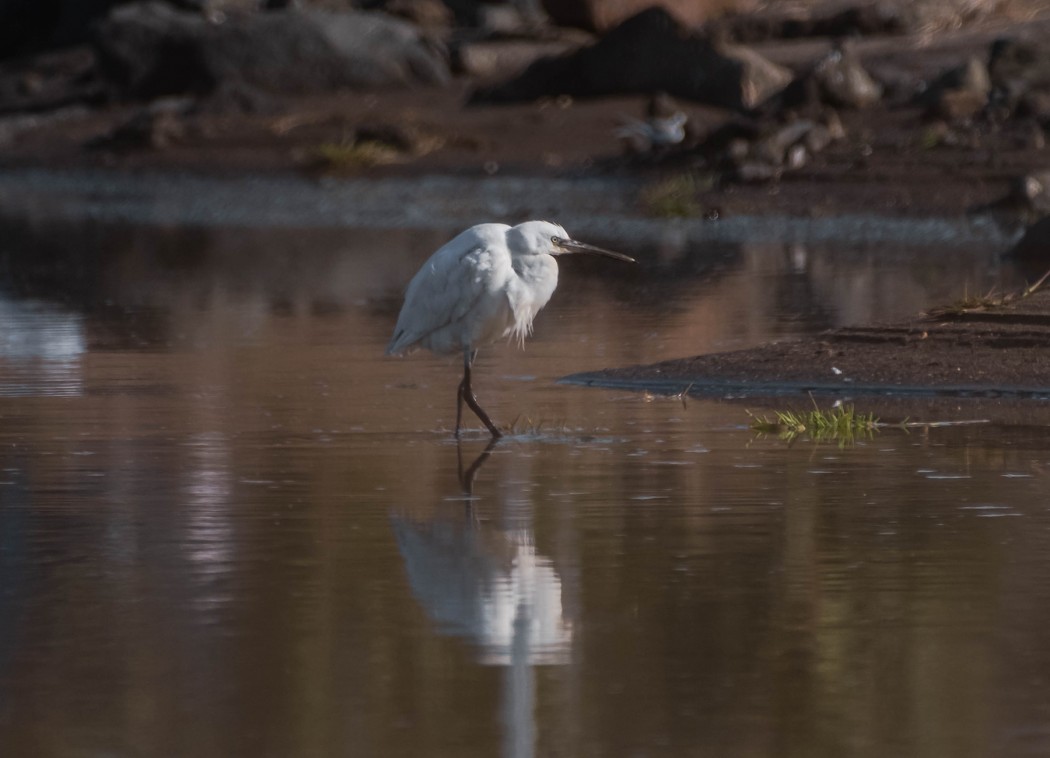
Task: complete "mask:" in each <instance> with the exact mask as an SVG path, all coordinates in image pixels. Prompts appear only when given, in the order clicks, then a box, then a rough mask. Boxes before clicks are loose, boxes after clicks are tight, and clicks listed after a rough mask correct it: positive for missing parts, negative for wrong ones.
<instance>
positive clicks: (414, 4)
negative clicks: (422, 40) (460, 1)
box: [383, 0, 454, 29]
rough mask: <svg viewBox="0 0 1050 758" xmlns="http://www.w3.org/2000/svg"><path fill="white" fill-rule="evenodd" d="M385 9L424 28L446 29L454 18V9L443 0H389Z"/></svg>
mask: <svg viewBox="0 0 1050 758" xmlns="http://www.w3.org/2000/svg"><path fill="white" fill-rule="evenodd" d="M383 10H385V11H386V12H387V13H391V14H393V15H395V16H400V17H401V18H404V19H406V20H408V21H411V22H412V23H413V24H416V25H417V26H421V27H423V28H424V29H444V28H447V27H449V26H451V25H452V22H453V20H454V17H453V15H452V11H451V10H450V9H449V7H448V6H447V5H445V4H444V3H443V2H441V0H389V2H387V3H386V5H384V6H383Z"/></svg>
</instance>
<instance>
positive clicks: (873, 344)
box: [567, 290, 1050, 399]
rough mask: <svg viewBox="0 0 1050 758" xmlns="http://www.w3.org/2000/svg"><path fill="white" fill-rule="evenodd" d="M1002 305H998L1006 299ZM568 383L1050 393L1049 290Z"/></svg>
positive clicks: (720, 390)
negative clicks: (901, 321)
mask: <svg viewBox="0 0 1050 758" xmlns="http://www.w3.org/2000/svg"><path fill="white" fill-rule="evenodd" d="M1000 300H1001V299H1000ZM567 380H568V381H570V382H572V383H578V384H589V385H597V386H610V387H632V388H648V389H652V390H654V391H659V392H665V393H678V392H682V391H683V390H687V391H688V392H689V393H690V394H714V395H719V396H723V395H732V394H738V395H739V394H743V395H770V394H773V395H783V394H796V393H805V392H818V393H828V394H843V393H845V394H850V395H855V394H873V393H874V394H891V395H900V396H909V395H925V396H930V395H940V396H949V395H950V396H957V397H967V396H968V397H1008V398H1013V399H1019V398H1039V399H1046V398H1047V397H1050V291H1044V290H1039V291H1037V292H1035V293H1033V294H1031V295H1028V296H1025V297H1017V298H1016V299H1014V300H1013V301H1012V302H1007V303H999V302H990V303H988V304H984V303H976V302H970V303H958V304H955V305H949V306H946V307H944V308H943V309H939V310H937V311H935V312H932V313H929V314H926V315H924V316H923V317H921V318H917V319H916V320H914V321H910V322H906V323H898V324H872V325H867V326H852V327H843V328H839V329H833V330H829V331H827V332H824V333H823V334H820V335H819V336H817V337H814V338H811V339H804V340H798V341H789V342H780V343H773V344H769V345H765V346H762V347H759V348H754V349H749V350H739V351H734V352H728V353H715V354H710V355H701V356H696V357H693V358H685V359H681V360H673V361H666V362H663V363H656V364H652V365H646V366H631V367H626V368H618V369H609V370H605V371H596V372H591V373H587V374H578V375H574V376H572V377H568V379H567Z"/></svg>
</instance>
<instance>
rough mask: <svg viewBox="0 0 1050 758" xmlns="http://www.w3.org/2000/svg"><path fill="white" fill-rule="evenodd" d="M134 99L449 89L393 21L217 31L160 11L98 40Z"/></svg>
mask: <svg viewBox="0 0 1050 758" xmlns="http://www.w3.org/2000/svg"><path fill="white" fill-rule="evenodd" d="M94 46H95V50H96V52H97V54H98V59H99V64H100V70H101V71H102V73H103V75H104V77H105V79H106V80H107V81H108V82H109V84H110V85H111V86H112V87H113V88H114V89H115V90H116V91H117V93H118V94H119V95H121V96H124V97H131V98H154V97H160V96H164V95H171V94H183V93H190V94H198V95H207V94H210V93H212V92H214V91H216V90H217V89H219V88H220V87H222V86H230V85H232V84H237V85H244V86H248V87H254V88H258V89H261V90H264V91H268V92H274V93H288V94H296V93H302V92H323V91H328V90H333V89H337V88H340V87H347V88H359V89H364V88H375V87H389V86H405V85H409V84H415V83H424V84H442V83H445V82H447V81H448V79H449V71H448V66H447V64H446V63H445V61H444V60H443V58H442V56H441V55H440V54H439V53H438V52H437V51H436V50H435V49H434V47H433V46H432V45H431V44H430V43H429V42H428V41H427V40H426V39H425V38H424V37H423V36H422V35H421V34H420V33H419V32H418V31H417V30H416V29H415V27H413V26H411V25H410V24H407V23H405V22H403V21H400V20H398V19H394V18H391V17H389V16H386V15H384V14H378V13H368V12H363V11H359V12H345V13H327V12H323V11H297V10H284V11H273V12H269V13H256V14H253V15H249V16H245V17H238V18H233V17H231V18H229V19H228V20H227V21H226V22H224V23H221V24H217V23H212V22H209V21H208V20H206V19H205V18H202V17H201V16H199V15H196V14H192V13H186V12H181V11H177V10H174V9H173V8H171V7H170V6H168V5H165V4H163V3H159V2H147V3H141V4H134V5H127V6H122V7H120V8H117V9H115V10H114V11H113V12H112V13H111V14H110V15H109V16H108V17H107V18H106V20H105V21H104V22H102V23H101V24H99V26H98V27H97V30H96V36H95V40H94Z"/></svg>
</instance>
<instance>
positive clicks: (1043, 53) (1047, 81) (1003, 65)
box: [988, 39, 1050, 118]
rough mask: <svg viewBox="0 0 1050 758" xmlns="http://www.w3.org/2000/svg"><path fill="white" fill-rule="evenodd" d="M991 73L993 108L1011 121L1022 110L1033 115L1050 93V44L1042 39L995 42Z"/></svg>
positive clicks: (990, 54)
mask: <svg viewBox="0 0 1050 758" xmlns="http://www.w3.org/2000/svg"><path fill="white" fill-rule="evenodd" d="M988 72H989V75H990V77H991V82H992V92H991V94H990V95H989V98H988V99H989V106H990V109H991V110H992V111H993V112H995V113H999V114H1001V115H1002V116H1003V117H1005V118H1008V117H1010V116H1012V115H1014V114H1015V112H1017V111H1018V110H1020V111H1021V112H1022V114H1029V115H1031V114H1032V113H1033V111H1039V110H1040V109H1041V108H1042V105H1041V103H1040V101H1041V100H1042V98H1041V97H1040V95H1041V93H1047V92H1050V44H1047V43H1046V42H1043V41H1041V40H1038V41H1037V40H1021V39H998V40H996V41H995V42H993V43H992V47H991V51H990V53H989V61H988Z"/></svg>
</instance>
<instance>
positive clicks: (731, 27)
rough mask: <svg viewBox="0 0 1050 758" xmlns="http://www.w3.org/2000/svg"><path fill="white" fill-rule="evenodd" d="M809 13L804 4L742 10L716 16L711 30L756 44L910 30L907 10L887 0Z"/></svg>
mask: <svg viewBox="0 0 1050 758" xmlns="http://www.w3.org/2000/svg"><path fill="white" fill-rule="evenodd" d="M816 10H817V11H818V12H816V13H810V12H809V11H808V10H807V9H806V8H805V6H802V7H801V8H799V7H796V8H794V9H792V11H789V12H788V13H782V14H778V13H776V12H775V11H772V10H771V11H769V12H764V13H761V14H755V13H740V14H734V15H729V16H726V17H723V18H719V19H714V20H713V21H711V22H710V23H709V24H708V28H709V30H710V31H711V32H712V33H715V32H716V30H717V33H718V34H720V35H722V36H724V38H725V39H729V40H733V41H735V42H739V43H745V44H754V43H756V42H766V41H768V40H771V39H797V38H800V37H830V38H832V39H834V38H839V37H855V36H865V35H875V34H903V33H905V32H906V31H908V21H907V14H906V13H904V12H903V10H902V8H901V7H899V6H898V5H895V4H892V3H885V2H876V3H870V2H868V3H862V4H860V5H855V6H851V7H848V8H843V9H842V10H838V11H832V12H826V13H820V12H819V10H820V9H819V6H818V8H817V9H816Z"/></svg>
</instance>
